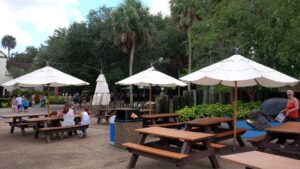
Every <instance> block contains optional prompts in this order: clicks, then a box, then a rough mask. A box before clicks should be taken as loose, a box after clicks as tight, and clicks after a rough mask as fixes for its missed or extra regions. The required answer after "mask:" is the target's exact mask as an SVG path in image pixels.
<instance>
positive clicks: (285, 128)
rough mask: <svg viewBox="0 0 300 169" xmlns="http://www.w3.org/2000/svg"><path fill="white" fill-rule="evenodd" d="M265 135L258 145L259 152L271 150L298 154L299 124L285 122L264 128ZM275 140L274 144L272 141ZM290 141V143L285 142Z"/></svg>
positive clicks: (299, 145) (299, 144) (299, 152)
mask: <svg viewBox="0 0 300 169" xmlns="http://www.w3.org/2000/svg"><path fill="white" fill-rule="evenodd" d="M265 130H266V131H267V134H266V136H265V138H264V139H263V141H262V142H261V143H260V144H258V148H259V149H261V150H265V149H271V150H279V151H286V152H293V153H297V154H300V122H287V123H283V124H281V125H279V126H275V127H271V128H266V129H265ZM275 139H277V141H276V142H275V141H274V140H275ZM287 140H290V141H292V142H287Z"/></svg>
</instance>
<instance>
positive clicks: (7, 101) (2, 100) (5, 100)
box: [0, 98, 10, 108]
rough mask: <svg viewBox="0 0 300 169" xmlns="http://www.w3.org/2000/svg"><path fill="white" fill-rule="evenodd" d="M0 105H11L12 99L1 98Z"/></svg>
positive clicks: (4, 106)
mask: <svg viewBox="0 0 300 169" xmlns="http://www.w3.org/2000/svg"><path fill="white" fill-rule="evenodd" d="M0 107H1V108H7V107H10V99H9V98H0Z"/></svg>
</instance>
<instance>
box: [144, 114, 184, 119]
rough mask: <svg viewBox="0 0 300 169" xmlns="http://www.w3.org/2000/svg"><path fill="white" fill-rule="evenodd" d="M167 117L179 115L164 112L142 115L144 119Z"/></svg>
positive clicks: (177, 115)
mask: <svg viewBox="0 0 300 169" xmlns="http://www.w3.org/2000/svg"><path fill="white" fill-rule="evenodd" d="M165 117H179V114H177V113H162V114H145V115H142V118H144V119H155V118H165Z"/></svg>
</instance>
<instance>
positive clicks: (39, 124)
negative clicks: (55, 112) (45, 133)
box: [26, 114, 81, 138]
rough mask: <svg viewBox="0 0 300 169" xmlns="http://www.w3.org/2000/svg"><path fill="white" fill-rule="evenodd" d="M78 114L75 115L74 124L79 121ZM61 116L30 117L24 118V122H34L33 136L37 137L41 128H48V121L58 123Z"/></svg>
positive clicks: (61, 118)
mask: <svg viewBox="0 0 300 169" xmlns="http://www.w3.org/2000/svg"><path fill="white" fill-rule="evenodd" d="M80 117H81V116H80V114H76V115H75V124H78V123H79V121H80V120H79V119H80ZM62 120H63V117H38V118H30V119H26V122H28V123H33V124H35V126H34V131H35V133H34V137H35V138H38V136H39V132H40V130H41V129H42V128H48V127H49V126H48V123H49V122H54V123H55V122H56V123H58V122H59V121H62ZM51 127H57V126H51Z"/></svg>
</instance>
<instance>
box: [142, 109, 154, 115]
mask: <svg viewBox="0 0 300 169" xmlns="http://www.w3.org/2000/svg"><path fill="white" fill-rule="evenodd" d="M140 112H141V113H142V114H145V115H146V114H152V112H153V109H140Z"/></svg>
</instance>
